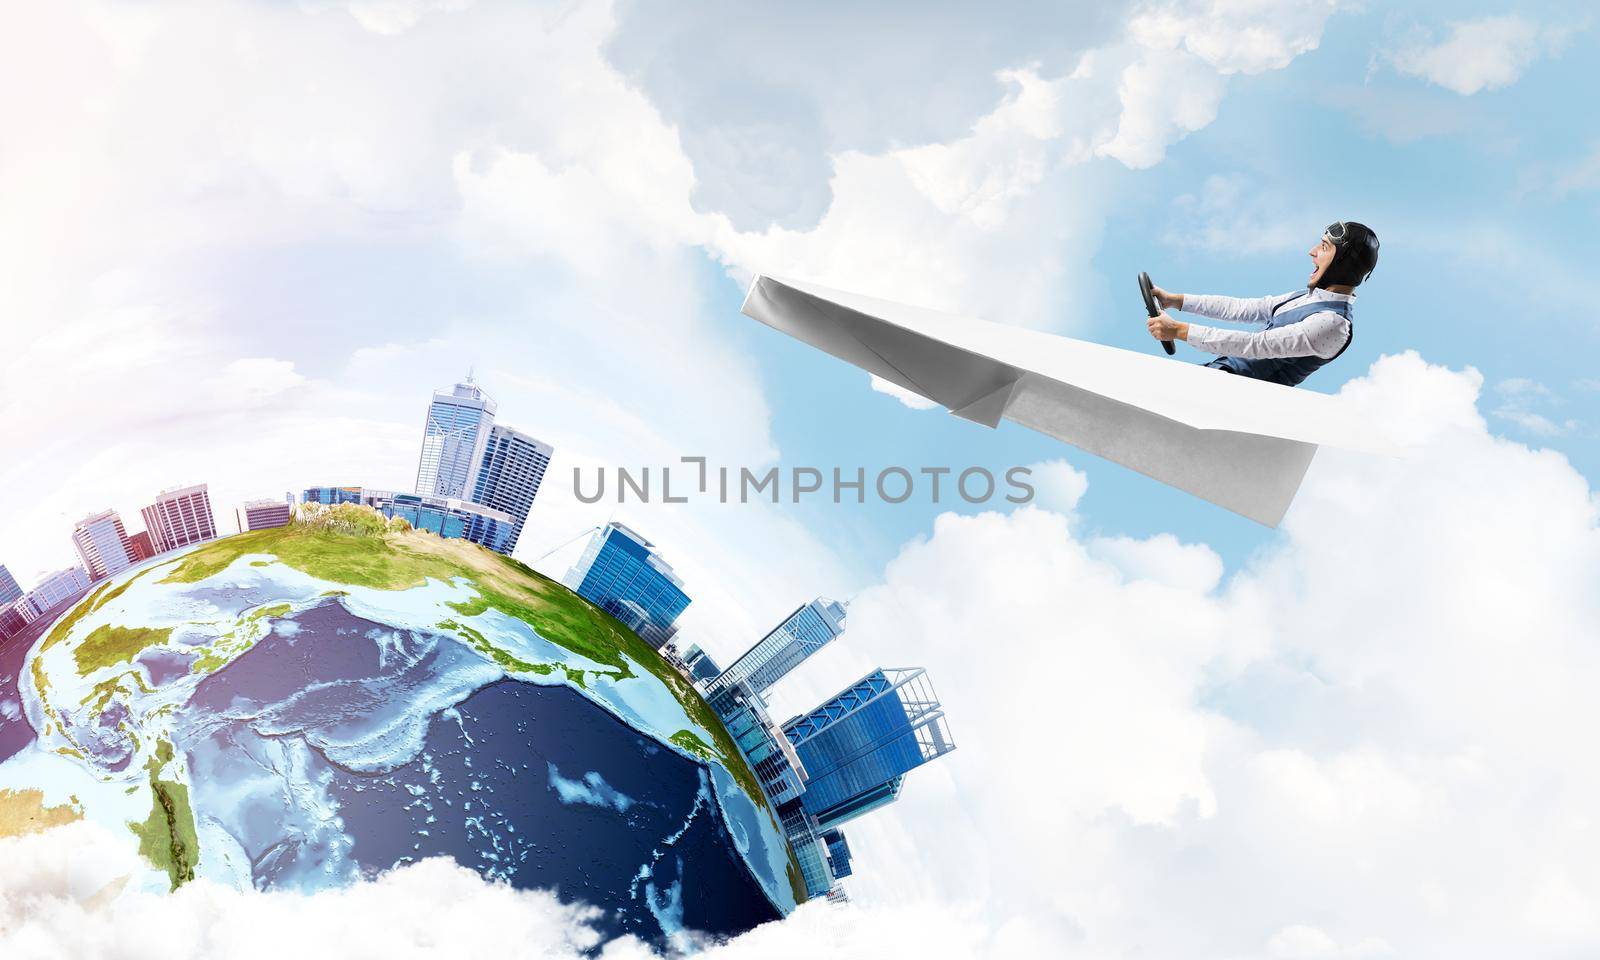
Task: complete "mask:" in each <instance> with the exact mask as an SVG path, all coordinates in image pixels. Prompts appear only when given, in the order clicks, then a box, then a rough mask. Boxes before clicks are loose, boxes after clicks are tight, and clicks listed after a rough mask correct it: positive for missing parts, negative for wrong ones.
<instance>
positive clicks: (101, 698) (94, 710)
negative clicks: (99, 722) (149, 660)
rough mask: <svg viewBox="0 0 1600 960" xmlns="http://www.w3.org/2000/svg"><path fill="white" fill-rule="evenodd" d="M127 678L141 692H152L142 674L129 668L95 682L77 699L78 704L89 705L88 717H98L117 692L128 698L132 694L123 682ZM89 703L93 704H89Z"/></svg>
mask: <svg viewBox="0 0 1600 960" xmlns="http://www.w3.org/2000/svg"><path fill="white" fill-rule="evenodd" d="M127 680H131V681H132V682H133V683H134V684H135V685H137V686H138V687H139V690H140V691H141V692H143V693H151V692H152V691H151V689H150V685H149V684H148V683H145V681H144V675H143V674H141V673H140V672H139V671H137V670H129V671H127V672H125V673H119V674H117V675H116V676H114V677H112V678H110V679H109V680H102V681H100V682H99V683H97V684H95V685H94V687H93V689H91V690H90V691H89V692H88V693H87V694H86V695H85V696H84V698H83V699H82V700H81V701H79V703H78V705H79V706H83V707H89V716H90V717H98V716H99V715H100V713H101V711H103V710H105V708H106V707H108V706H110V704H111V698H112V697H114V696H116V695H117V694H119V693H120V694H122V695H123V696H125V697H129V698H131V697H132V696H133V691H132V690H130V689H128V686H127V685H126V684H125V683H124V682H123V681H127ZM91 704H93V705H92V706H91Z"/></svg>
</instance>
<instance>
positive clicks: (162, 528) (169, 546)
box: [142, 483, 217, 553]
mask: <svg viewBox="0 0 1600 960" xmlns="http://www.w3.org/2000/svg"><path fill="white" fill-rule="evenodd" d="M142 513H143V514H144V528H145V529H146V530H148V531H149V532H150V545H151V546H152V547H153V548H154V549H155V552H156V553H166V552H167V551H168V550H176V549H178V548H179V547H187V546H188V545H189V544H191V543H199V542H200V541H202V540H215V539H216V538H217V522H216V520H215V519H214V518H213V517H212V515H211V494H210V492H209V491H208V490H207V489H206V485H205V484H203V483H201V484H196V485H195V486H192V487H174V488H173V489H171V490H163V491H161V493H160V495H159V496H157V497H156V502H155V503H152V504H151V505H150V506H148V507H145V508H144V510H143V511H142Z"/></svg>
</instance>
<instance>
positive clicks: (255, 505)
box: [233, 500, 294, 533]
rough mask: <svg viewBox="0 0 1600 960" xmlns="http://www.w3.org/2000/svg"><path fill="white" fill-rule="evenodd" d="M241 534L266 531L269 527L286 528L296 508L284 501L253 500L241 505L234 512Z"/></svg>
mask: <svg viewBox="0 0 1600 960" xmlns="http://www.w3.org/2000/svg"><path fill="white" fill-rule="evenodd" d="M233 516H234V520H235V521H236V522H237V523H238V524H239V532H240V533H248V532H250V531H251V530H265V529H267V528H268V527H286V526H288V525H289V520H290V518H292V517H293V516H294V508H293V507H292V506H290V505H289V504H287V503H284V502H283V501H282V500H251V501H249V502H248V503H241V504H239V506H238V507H237V508H236V509H235V510H234V511H233Z"/></svg>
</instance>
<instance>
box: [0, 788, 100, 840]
mask: <svg viewBox="0 0 1600 960" xmlns="http://www.w3.org/2000/svg"><path fill="white" fill-rule="evenodd" d="M82 817H83V813H82V811H80V810H79V809H78V808H77V807H75V806H74V805H73V804H62V805H61V806H57V807H47V806H45V805H44V791H43V790H33V789H29V788H24V789H21V790H0V838H4V837H20V836H24V835H26V834H30V833H42V832H44V831H46V830H49V829H50V828H51V827H59V826H62V825H63V824H68V823H71V822H72V821H74V820H79V819H82Z"/></svg>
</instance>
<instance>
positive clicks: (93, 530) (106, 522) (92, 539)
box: [72, 510, 134, 583]
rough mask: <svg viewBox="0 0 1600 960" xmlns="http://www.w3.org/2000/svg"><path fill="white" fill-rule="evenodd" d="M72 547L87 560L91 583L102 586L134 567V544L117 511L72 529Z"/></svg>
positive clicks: (81, 557) (90, 519)
mask: <svg viewBox="0 0 1600 960" xmlns="http://www.w3.org/2000/svg"><path fill="white" fill-rule="evenodd" d="M72 545H73V546H74V547H76V548H77V550H78V557H79V558H80V559H82V560H83V568H84V569H85V570H87V571H89V580H90V582H94V583H98V582H99V581H101V580H104V579H105V578H107V577H110V576H115V575H116V574H119V573H121V572H122V571H124V570H126V569H128V568H129V567H131V566H133V564H134V559H133V545H132V544H130V543H129V542H128V534H127V531H126V530H124V529H123V527H122V517H121V516H119V515H118V514H117V512H116V511H115V510H106V511H103V512H101V513H96V514H91V515H89V516H87V517H84V518H83V519H82V520H79V521H78V522H77V523H76V524H75V525H73V528H72Z"/></svg>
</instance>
